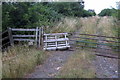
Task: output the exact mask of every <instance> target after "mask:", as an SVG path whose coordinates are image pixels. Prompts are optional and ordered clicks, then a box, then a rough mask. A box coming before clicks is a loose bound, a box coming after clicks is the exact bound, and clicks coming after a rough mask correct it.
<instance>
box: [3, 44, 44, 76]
mask: <svg viewBox="0 0 120 80" xmlns="http://www.w3.org/2000/svg"><path fill="white" fill-rule="evenodd" d="M45 57H46V54H45V53H44V52H43V51H40V50H37V49H35V48H29V47H28V46H20V45H17V46H14V47H12V48H10V49H9V51H8V52H4V53H3V55H2V64H3V65H2V78H22V77H23V76H25V74H27V73H28V72H31V71H33V69H34V68H35V67H36V66H37V65H39V64H42V63H43V61H44V59H45Z"/></svg>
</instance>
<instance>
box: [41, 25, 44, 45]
mask: <svg viewBox="0 0 120 80" xmlns="http://www.w3.org/2000/svg"><path fill="white" fill-rule="evenodd" d="M43 38H44V30H43V26H41V45H42V46H43V40H44V39H43Z"/></svg>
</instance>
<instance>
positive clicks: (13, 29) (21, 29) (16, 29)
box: [12, 28, 36, 31]
mask: <svg viewBox="0 0 120 80" xmlns="http://www.w3.org/2000/svg"><path fill="white" fill-rule="evenodd" d="M12 31H36V29H23V28H19V29H18V28H12Z"/></svg>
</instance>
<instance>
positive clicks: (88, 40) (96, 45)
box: [68, 32, 120, 52]
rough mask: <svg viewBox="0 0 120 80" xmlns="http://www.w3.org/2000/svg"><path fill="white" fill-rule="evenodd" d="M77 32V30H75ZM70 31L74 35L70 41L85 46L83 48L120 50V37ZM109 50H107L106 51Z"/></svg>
mask: <svg viewBox="0 0 120 80" xmlns="http://www.w3.org/2000/svg"><path fill="white" fill-rule="evenodd" d="M75 33H76V32H75ZM75 33H68V34H69V35H73V36H72V38H73V39H70V41H74V42H75V45H74V44H71V45H74V46H76V47H78V48H79V47H83V48H85V47H86V48H91V49H97V50H98V49H102V50H103V51H104V50H110V51H115V52H119V51H120V50H119V48H120V37H111V36H103V35H96V34H81V33H77V35H75V36H74V34H75ZM106 52H107V51H106Z"/></svg>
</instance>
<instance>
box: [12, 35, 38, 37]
mask: <svg viewBox="0 0 120 80" xmlns="http://www.w3.org/2000/svg"><path fill="white" fill-rule="evenodd" d="M13 37H36V35H13Z"/></svg>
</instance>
